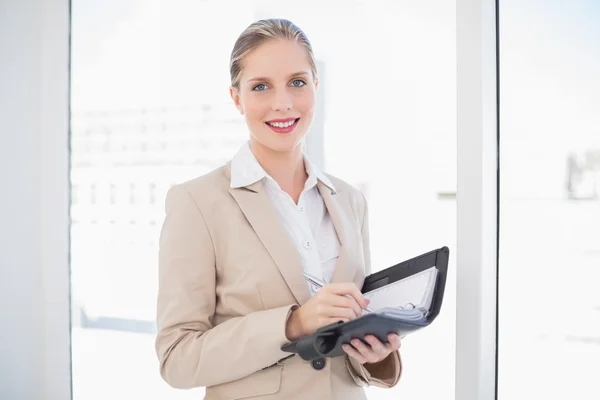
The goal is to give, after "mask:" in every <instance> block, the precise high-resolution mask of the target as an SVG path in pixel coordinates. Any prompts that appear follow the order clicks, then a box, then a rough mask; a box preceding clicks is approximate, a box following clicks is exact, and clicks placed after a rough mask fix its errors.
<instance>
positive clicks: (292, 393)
mask: <svg viewBox="0 0 600 400" xmlns="http://www.w3.org/2000/svg"><path fill="white" fill-rule="evenodd" d="M230 70H231V71H230V72H231V88H230V94H231V97H232V99H233V101H234V103H235V106H236V107H237V109H238V110H239V112H240V114H241V115H243V116H244V118H245V121H246V124H247V126H248V128H249V131H250V140H249V141H248V143H247V144H245V145H244V146H242V148H241V149H240V151H239V152H238V153H237V155H236V156H235V157H234V158H233V159H232V160H231V161H230V162H229V163H227V165H225V166H223V167H221V168H219V169H217V170H215V171H213V172H211V173H209V174H207V175H204V176H201V177H199V178H197V179H194V180H191V181H189V182H185V183H183V184H180V185H176V186H174V187H172V188H171V189H170V190H169V192H168V193H167V197H166V218H165V221H164V225H163V229H162V232H161V238H160V257H159V259H160V260H159V261H160V262H159V264H160V267H159V269H160V276H159V293H158V335H157V339H156V351H157V354H158V357H159V360H160V371H161V375H162V377H163V378H164V379H165V381H166V382H168V383H169V384H170V385H171V386H173V387H177V388H192V387H200V386H205V387H206V399H239V398H259V399H262V398H269V399H344V400H352V399H364V398H366V397H365V393H364V390H363V388H362V387H361V386H367V385H375V386H380V387H392V386H394V385H395V384H396V383H397V382H398V380H399V378H400V372H401V362H400V356H399V353H398V351H397V350H398V348H399V347H400V339H399V337H398V336H397V335H390V336H389V338H388V339H389V343H381V342H380V341H379V340H377V339H376V338H375V337H373V336H369V337H367V338H366V340H367V341H368V342H369V345H366V344H363V343H362V342H360V341H353V343H352V346H346V347H345V349H344V350H345V351H346V353H347V355H346V356H345V357H335V358H330V359H319V360H316V361H313V362H312V363H311V362H306V361H304V360H302V359H301V358H300V357H298V356H296V357H289V354H288V353H285V352H283V351H281V349H280V348H281V346H282V345H283V344H285V343H287V342H289V341H293V340H296V339H298V338H300V337H302V336H304V335H308V334H310V333H312V332H314V331H315V330H316V329H318V328H319V327H322V326H325V325H328V324H330V323H333V322H336V321H339V320H345V321H346V320H349V319H352V318H356V317H357V316H359V315H361V313H362V311H363V309H365V308H366V307H367V301H366V299H365V298H364V297H363V296H362V294H361V293H360V290H359V289H358V288H360V287H362V283H363V281H364V277H365V276H366V275H368V274H369V273H370V259H369V257H370V256H369V231H368V218H367V204H366V201H365V198H364V196H363V195H362V193H360V192H359V191H358V190H356V189H354V188H353V187H351V186H350V185H348V184H347V183H345V182H344V181H342V180H340V179H337V178H334V177H332V176H327V175H325V174H323V173H321V172H320V171H318V170H317V169H316V168H315V166H314V165H312V164H311V163H310V160H309V159H308V158H307V157H306V155H305V154H304V153H303V150H302V140H303V138H304V136H305V135H306V133H307V131H308V129H309V127H310V125H311V123H312V121H313V115H314V108H315V91H316V90H317V86H318V81H317V70H316V66H315V60H314V55H313V52H312V48H311V45H310V43H309V41H308V40H307V38H306V36H305V35H304V33H303V32H302V31H301V30H300V29H299V28H298V27H296V26H295V25H293V24H292V23H291V22H289V21H287V20H264V21H258V22H256V23H254V24H252V25H250V26H249V27H248V28H247V29H246V30H245V31H244V32H243V33H242V34H241V36H240V37H239V38H238V40H237V41H236V43H235V46H234V49H233V52H232V55H231V63H230ZM304 273H306V274H309V275H312V276H314V277H317V278H319V279H321V280H322V281H324V282H325V283H326V284H325V285H324V286H323V287H322V288H320V289H319V288H317V287H315V286H314V285H313V284H310V283H309V282H308V281H307V280H306V279H305V276H304Z"/></svg>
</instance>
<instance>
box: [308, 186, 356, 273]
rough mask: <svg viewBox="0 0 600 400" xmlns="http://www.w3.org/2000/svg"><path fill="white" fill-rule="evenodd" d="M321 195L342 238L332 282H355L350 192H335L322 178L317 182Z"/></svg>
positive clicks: (354, 251) (352, 216)
mask: <svg viewBox="0 0 600 400" xmlns="http://www.w3.org/2000/svg"><path fill="white" fill-rule="evenodd" d="M317 187H318V188H319V192H320V193H321V197H322V198H323V200H324V201H325V206H326V207H327V211H328V212H329V216H330V217H331V221H332V222H333V225H334V227H335V231H336V233H337V235H338V238H339V240H340V246H341V248H340V256H339V258H338V261H337V264H336V266H335V270H334V272H333V277H332V279H331V282H332V283H336V282H353V281H354V277H355V276H356V272H357V268H358V266H357V265H356V262H354V260H356V259H357V255H356V254H355V253H356V245H357V243H355V240H354V237H355V236H356V235H355V234H353V227H354V226H355V224H354V213H353V212H352V209H351V206H350V199H349V198H348V192H345V191H344V192H335V193H333V192H332V191H331V189H330V188H329V187H327V185H325V184H324V183H323V182H321V181H320V180H319V181H318V183H317Z"/></svg>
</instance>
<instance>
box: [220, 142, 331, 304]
mask: <svg viewBox="0 0 600 400" xmlns="http://www.w3.org/2000/svg"><path fill="white" fill-rule="evenodd" d="M303 156H304V165H305V168H306V173H307V174H308V179H307V180H306V183H305V184H304V189H303V190H302V193H301V194H300V198H299V200H298V204H297V205H296V203H295V202H294V200H293V199H292V198H291V197H290V195H289V194H287V193H286V192H285V191H283V190H282V189H281V188H280V187H279V184H278V183H277V182H276V181H275V180H274V179H273V178H272V177H270V176H269V175H268V174H267V173H266V171H265V170H264V169H263V168H262V167H261V165H260V164H259V162H258V161H257V160H256V157H254V154H253V153H252V151H251V149H250V142H247V143H245V144H244V145H243V146H242V148H241V149H240V150H239V151H238V153H237V154H236V155H235V157H234V158H233V159H232V161H231V183H230V185H231V187H232V188H239V187H245V186H248V185H251V184H253V183H256V182H258V181H260V180H263V183H264V187H265V190H266V192H267V194H268V196H269V198H270V199H271V202H272V204H273V207H274V208H275V210H276V211H277V214H278V215H279V216H280V219H281V222H282V224H283V226H284V227H285V229H286V230H287V232H288V233H289V234H290V237H291V239H292V242H293V243H294V244H295V245H296V249H297V250H298V252H299V253H300V258H301V260H302V266H303V268H304V271H306V272H307V273H308V274H310V275H312V276H314V277H315V278H318V279H320V280H321V281H322V282H324V283H329V282H331V278H332V276H333V271H334V269H335V264H336V262H337V259H338V257H339V255H340V241H339V239H338V236H337V233H336V231H335V227H334V226H333V222H332V221H331V217H330V216H329V212H328V211H327V207H326V206H325V202H324V201H323V198H322V197H321V194H320V193H319V189H318V188H317V180H320V181H321V182H323V183H324V184H325V185H326V186H327V187H329V188H330V189H331V190H332V191H333V192H335V188H334V186H333V184H332V183H331V182H330V181H329V179H327V177H326V176H325V175H324V174H322V173H321V172H320V171H318V170H317V169H316V168H315V166H314V165H313V164H312V163H311V162H310V160H309V159H308V157H307V156H306V154H304V155H303ZM307 285H308V288H309V292H310V294H311V296H312V295H314V294H315V293H317V289H316V288H315V287H313V285H311V284H309V283H308V282H307Z"/></svg>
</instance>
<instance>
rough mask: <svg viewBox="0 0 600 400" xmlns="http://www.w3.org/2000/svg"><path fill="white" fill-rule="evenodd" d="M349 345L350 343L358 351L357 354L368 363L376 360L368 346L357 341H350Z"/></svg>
mask: <svg viewBox="0 0 600 400" xmlns="http://www.w3.org/2000/svg"><path fill="white" fill-rule="evenodd" d="M350 343H352V346H353V347H354V348H355V349H356V350H358V352H359V353H360V354H361V355H362V356H363V357H364V358H365V359H366V360H367V361H368V362H373V361H375V360H376V359H378V355H377V354H375V352H374V351H373V350H372V349H371V347H370V346H367V345H366V344H364V343H363V342H362V341H360V340H358V339H352V340H351V341H350Z"/></svg>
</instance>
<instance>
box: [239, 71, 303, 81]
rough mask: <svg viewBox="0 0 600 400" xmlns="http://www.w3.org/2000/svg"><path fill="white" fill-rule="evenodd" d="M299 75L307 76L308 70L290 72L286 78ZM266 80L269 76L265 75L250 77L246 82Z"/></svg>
mask: <svg viewBox="0 0 600 400" xmlns="http://www.w3.org/2000/svg"><path fill="white" fill-rule="evenodd" d="M300 75H306V76H308V72H304V71H302V72H296V73H295V74H291V75H289V76H288V79H290V78H292V77H294V76H300ZM268 80H269V78H265V77H256V78H250V79H248V80H247V81H246V82H248V83H249V82H254V81H268Z"/></svg>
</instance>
